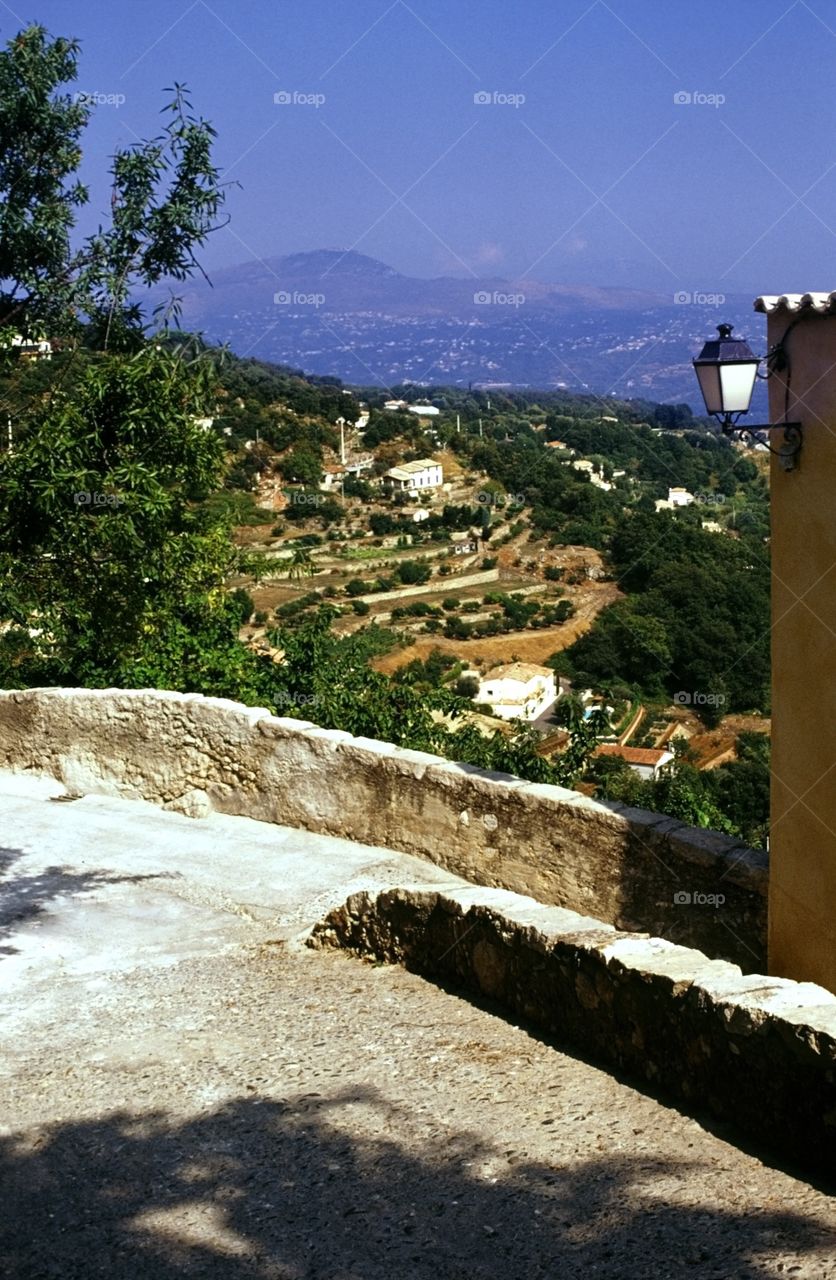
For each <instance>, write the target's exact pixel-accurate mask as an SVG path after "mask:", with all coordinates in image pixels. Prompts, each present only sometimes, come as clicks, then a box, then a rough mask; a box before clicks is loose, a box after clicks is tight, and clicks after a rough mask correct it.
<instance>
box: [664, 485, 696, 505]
mask: <svg viewBox="0 0 836 1280" xmlns="http://www.w3.org/2000/svg"><path fill="white" fill-rule="evenodd" d="M668 502H669V503H670V504H671V506H672V507H690V505H691V503H692V502H696V498H695V497H694V495H693V493H689V492H688V490H687V489H679V488H677V489H668Z"/></svg>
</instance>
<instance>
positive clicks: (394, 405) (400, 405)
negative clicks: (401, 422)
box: [383, 400, 407, 413]
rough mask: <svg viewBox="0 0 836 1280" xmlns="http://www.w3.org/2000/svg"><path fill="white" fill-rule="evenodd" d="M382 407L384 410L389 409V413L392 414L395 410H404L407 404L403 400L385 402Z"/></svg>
mask: <svg viewBox="0 0 836 1280" xmlns="http://www.w3.org/2000/svg"><path fill="white" fill-rule="evenodd" d="M383 407H384V409H389V410H390V412H392V413H394V411H395V410H396V409H406V408H407V403H406V401H405V400H387V401H386V402H385V403H384V405H383Z"/></svg>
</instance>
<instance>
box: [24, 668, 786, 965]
mask: <svg viewBox="0 0 836 1280" xmlns="http://www.w3.org/2000/svg"><path fill="white" fill-rule="evenodd" d="M0 768H5V769H14V770H28V771H32V772H35V773H39V774H46V775H50V776H53V777H56V778H58V779H60V780H61V781H62V782H63V783H64V784H65V785H66V786H67V788H68V789H69V790H71V791H79V792H87V791H93V792H103V793H106V794H112V795H121V796H135V797H139V798H142V799H144V800H149V801H151V802H153V803H156V804H161V805H164V806H167V807H169V808H173V809H177V810H179V811H181V812H185V813H189V814H190V815H191V816H196V817H197V816H203V815H204V814H208V813H209V812H210V811H211V810H212V809H216V810H218V811H220V812H223V813H228V814H236V815H243V816H246V817H250V818H256V819H260V820H262V821H265V822H276V823H283V824H286V825H288V826H295V827H304V828H306V829H307V830H310V831H316V832H321V833H323V834H328V835H335V836H342V837H345V838H347V839H350V840H357V841H360V842H362V843H365V844H372V845H382V846H384V847H388V848H391V849H396V850H399V851H401V852H405V853H411V854H415V855H418V856H420V857H424V858H428V859H430V860H431V861H432V862H435V863H437V864H438V865H440V866H443V867H445V868H446V869H448V870H449V871H452V872H454V873H455V874H457V875H460V876H462V877H464V878H465V879H467V880H470V881H471V882H473V883H476V884H481V885H486V886H494V887H499V888H504V889H507V890H512V891H514V892H516V893H521V894H526V895H529V896H531V897H533V898H536V899H538V900H539V901H540V902H543V903H552V904H554V905H555V906H559V907H565V908H568V909H569V910H572V911H577V912H580V913H581V914H583V915H593V916H596V917H598V918H599V919H602V920H605V921H607V922H609V923H611V924H613V925H616V926H618V927H619V928H621V929H629V930H634V929H640V930H643V931H647V932H648V933H652V934H656V935H659V936H661V937H667V938H670V939H672V940H674V941H676V942H678V943H683V944H687V945H689V946H694V947H698V948H699V949H700V950H702V951H705V952H706V953H707V954H708V955H710V956H719V957H722V958H724V959H727V960H730V961H733V962H734V963H736V964H739V965H740V966H741V967H742V968H743V969H744V970H745V971H748V972H752V971H757V970H762V969H763V968H764V967H765V961H764V955H765V935H766V885H767V866H766V856H765V855H764V854H761V853H758V852H754V851H753V850H751V849H747V848H745V847H743V846H740V845H739V844H736V843H735V842H734V841H733V840H729V839H727V838H726V837H724V836H721V835H718V834H717V833H715V832H710V831H703V830H699V829H696V828H693V827H687V826H684V825H683V824H682V823H680V822H677V821H675V820H673V819H671V818H665V817H663V816H661V815H660V814H655V813H647V812H645V811H643V810H638V809H628V808H626V807H625V806H623V805H619V804H611V803H606V804H602V803H597V802H595V801H594V800H590V799H589V798H587V797H586V796H583V795H581V794H579V793H578V792H575V791H568V790H564V789H563V788H561V787H551V786H542V785H538V784H534V783H529V782H525V781H522V780H521V779H519V778H512V777H510V776H507V775H504V774H495V773H488V772H486V771H484V770H481V769H477V768H475V767H473V766H471V765H461V764H454V763H452V762H450V761H447V760H441V759H439V758H438V757H436V756H430V755H424V754H421V753H419V752H414V751H406V750H403V749H401V748H398V747H394V746H391V745H389V744H386V743H382V742H374V741H371V740H369V739H364V738H354V737H351V736H350V735H349V734H347V733H341V732H338V731H335V730H326V729H320V728H317V727H315V726H314V725H311V724H308V723H306V722H304V721H301V720H291V719H280V718H277V717H275V716H273V715H271V714H270V713H269V712H268V711H266V710H264V709H263V708H252V707H244V706H242V705H241V704H239V703H235V702H228V701H226V700H224V699H219V698H204V697H201V696H199V695H197V694H180V693H169V692H164V691H159V690H139V691H136V690H133V691H131V690H128V691H126V690H114V689H102V690H84V689H79V690H72V689H29V690H25V691H21V692H5V693H0Z"/></svg>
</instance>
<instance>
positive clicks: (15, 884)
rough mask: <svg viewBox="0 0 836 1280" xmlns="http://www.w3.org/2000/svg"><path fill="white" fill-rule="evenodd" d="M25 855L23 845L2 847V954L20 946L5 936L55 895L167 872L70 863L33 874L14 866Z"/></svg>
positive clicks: (16, 928) (43, 906) (88, 889)
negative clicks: (127, 872) (123, 871)
mask: <svg viewBox="0 0 836 1280" xmlns="http://www.w3.org/2000/svg"><path fill="white" fill-rule="evenodd" d="M25 856H26V854H25V852H24V850H23V849H0V957H2V956H4V955H6V956H9V955H15V954H17V951H18V948H17V947H13V946H11V945H10V944H9V943H8V942H5V941H4V939H6V938H8V937H9V936H10V935H11V934H13V933H16V932H17V931H18V930H19V929H20V928H21V927H22V926H23V925H25V924H28V923H29V922H30V921H31V920H34V919H35V918H36V917H37V916H39V915H41V914H42V913H43V912H44V911H46V909H47V906H48V904H49V903H50V902H51V901H54V899H56V898H63V897H69V896H73V897H78V896H79V895H80V894H83V893H90V892H91V891H92V890H93V889H97V888H99V887H100V886H101V885H105V884H125V883H129V882H130V883H135V882H137V881H140V880H156V879H160V878H164V877H166V875H167V873H165V872H156V873H153V874H150V875H135V876H120V875H115V874H114V873H113V872H110V871H72V870H70V869H69V868H68V867H45V868H44V869H43V871H38V872H36V873H35V874H33V875H17V874H15V872H14V871H13V867H14V865H15V863H16V862H18V861H19V860H20V859H21V858H23V857H25Z"/></svg>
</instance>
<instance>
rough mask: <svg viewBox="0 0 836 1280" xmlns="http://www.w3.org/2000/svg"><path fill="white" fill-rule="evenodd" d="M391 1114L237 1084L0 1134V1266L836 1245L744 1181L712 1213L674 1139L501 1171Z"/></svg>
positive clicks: (645, 1261)
mask: <svg viewBox="0 0 836 1280" xmlns="http://www.w3.org/2000/svg"><path fill="white" fill-rule="evenodd" d="M405 1124H406V1125H407V1127H408V1124H409V1116H408V1114H407V1113H406V1112H404V1111H401V1110H400V1109H399V1108H397V1107H393V1106H392V1105H391V1104H390V1103H389V1102H388V1101H387V1100H385V1099H384V1098H383V1097H382V1096H381V1095H380V1094H379V1092H378V1091H377V1090H376V1089H374V1088H370V1087H366V1086H363V1087H359V1088H356V1089H347V1090H344V1091H342V1092H338V1093H335V1094H334V1095H333V1096H324V1095H319V1094H307V1095H302V1096H299V1097H296V1098H288V1099H287V1100H285V1101H279V1102H277V1101H275V1100H267V1099H262V1098H259V1097H258V1096H257V1095H253V1096H250V1097H245V1098H238V1099H235V1100H234V1101H231V1102H229V1103H228V1104H226V1105H224V1106H222V1107H220V1108H218V1109H217V1110H214V1111H212V1112H206V1113H205V1114H203V1115H201V1116H199V1117H197V1118H194V1119H190V1120H187V1121H185V1122H175V1121H173V1120H171V1119H169V1118H167V1117H166V1115H165V1114H163V1113H162V1112H149V1113H145V1114H130V1113H128V1112H127V1111H124V1112H120V1113H117V1114H111V1115H109V1116H106V1117H102V1118H97V1119H92V1120H86V1121H78V1122H75V1123H69V1124H64V1125H59V1126H52V1127H50V1128H48V1129H47V1128H45V1129H42V1130H33V1131H28V1132H27V1133H26V1134H18V1135H13V1136H8V1137H4V1138H2V1139H0V1184H1V1185H2V1186H3V1188H4V1190H3V1197H2V1201H1V1202H0V1261H1V1262H2V1269H3V1273H4V1274H5V1275H8V1276H14V1277H15V1278H16V1280H34V1278H35V1277H38V1278H41V1277H48V1276H56V1277H61V1280H82V1278H83V1280H89V1278H90V1277H98V1276H107V1277H109V1278H110V1280H127V1278H128V1277H131V1278H133V1277H154V1280H175V1277H176V1278H178V1280H179V1278H180V1277H183V1276H187V1277H188V1276H201V1277H210V1278H215V1277H218V1278H220V1277H224V1280H245V1278H246V1280H280V1278H281V1280H285V1278H287V1280H424V1278H425V1277H426V1280H431V1278H432V1280H495V1278H497V1277H501V1278H502V1280H538V1278H545V1277H549V1278H550V1280H551V1278H552V1277H560V1278H561V1280H564V1278H566V1280H571V1278H572V1277H584V1280H589V1277H592V1276H601V1277H602V1278H605V1280H622V1278H623V1280H628V1278H629V1280H635V1277H637V1276H659V1277H665V1280H671V1278H673V1280H677V1278H678V1277H686V1276H687V1277H691V1278H692V1277H694V1276H699V1277H700V1280H706V1278H709V1277H716V1278H717V1280H729V1277H734V1278H735V1280H762V1277H764V1276H765V1275H766V1274H769V1275H772V1274H773V1270H772V1269H771V1268H770V1269H769V1270H768V1271H765V1270H764V1269H763V1266H762V1263H763V1262H764V1260H765V1259H766V1258H775V1257H783V1258H786V1262H785V1264H784V1269H787V1270H792V1271H793V1272H794V1274H799V1272H801V1273H803V1275H805V1276H808V1275H809V1276H822V1275H824V1274H830V1271H829V1269H828V1263H830V1264H831V1265H833V1264H834V1261H836V1248H834V1233H833V1223H832V1221H831V1222H830V1223H826V1222H822V1221H821V1220H817V1219H815V1218H813V1217H802V1216H800V1215H799V1214H793V1213H787V1212H783V1211H782V1210H781V1207H780V1205H778V1204H774V1205H770V1206H762V1205H758V1204H753V1203H752V1202H751V1199H750V1198H749V1197H747V1195H746V1188H741V1189H740V1199H739V1202H737V1203H735V1204H734V1205H730V1206H729V1207H728V1208H727V1209H725V1210H724V1211H722V1212H720V1211H717V1210H716V1209H714V1208H703V1207H702V1202H704V1201H705V1199H706V1198H708V1197H710V1195H711V1182H712V1177H713V1173H714V1171H713V1169H712V1167H709V1166H705V1165H700V1164H697V1163H695V1162H693V1161H689V1160H688V1158H687V1157H686V1156H683V1158H682V1160H681V1161H678V1162H676V1163H672V1162H664V1161H660V1160H658V1159H652V1158H639V1157H635V1156H631V1155H629V1154H625V1155H623V1156H620V1157H618V1158H617V1159H604V1158H602V1157H601V1156H600V1155H599V1154H597V1153H595V1152H592V1151H590V1153H589V1158H588V1159H587V1160H586V1161H585V1162H583V1163H580V1164H577V1165H574V1166H572V1167H571V1168H565V1167H564V1168H560V1167H551V1166H549V1165H548V1164H546V1163H531V1162H527V1161H526V1159H525V1157H524V1154H522V1153H519V1154H518V1156H517V1158H518V1159H519V1163H517V1164H513V1165H512V1166H511V1168H510V1171H509V1168H508V1162H507V1160H506V1159H505V1157H506V1154H507V1153H506V1152H505V1151H502V1150H496V1149H494V1148H493V1147H492V1146H491V1144H490V1143H489V1142H487V1141H485V1140H484V1138H482V1137H481V1136H478V1135H475V1134H473V1133H469V1132H459V1133H455V1132H451V1131H443V1132H441V1131H440V1132H439V1134H438V1136H437V1137H434V1138H431V1139H428V1140H427V1141H426V1143H425V1144H424V1146H423V1148H422V1149H420V1150H419V1149H416V1145H415V1144H413V1149H408V1148H407V1147H406V1145H405V1144H404V1142H403V1139H402V1137H401V1134H402V1132H403V1129H404V1125H405ZM358 1128H359V1129H362V1131H363V1134H364V1136H362V1137H358V1136H357V1130H358ZM497 1157H501V1167H502V1169H503V1172H501V1174H499V1175H497V1174H496V1173H495V1172H492V1170H491V1161H492V1160H493V1161H496V1159H497ZM496 1167H499V1166H497V1165H494V1166H493V1168H494V1169H495V1168H496ZM683 1186H684V1188H685V1189H684V1191H683ZM674 1191H675V1194H676V1198H677V1201H678V1202H677V1203H672V1202H671V1200H672V1197H673V1194H674ZM683 1200H684V1201H686V1203H685V1204H683V1203H682V1202H683ZM828 1244H829V1245H830V1250H831V1252H828V1256H827V1261H824V1259H823V1258H822V1257H821V1254H819V1255H818V1256H817V1258H816V1259H815V1260H812V1259H811V1260H810V1263H809V1264H808V1265H809V1267H810V1269H809V1270H808V1269H807V1267H806V1266H804V1265H803V1264H804V1255H805V1254H806V1253H809V1252H810V1251H812V1250H814V1249H823V1248H825V1247H826V1246H827V1245H828ZM799 1264H801V1265H799Z"/></svg>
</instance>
